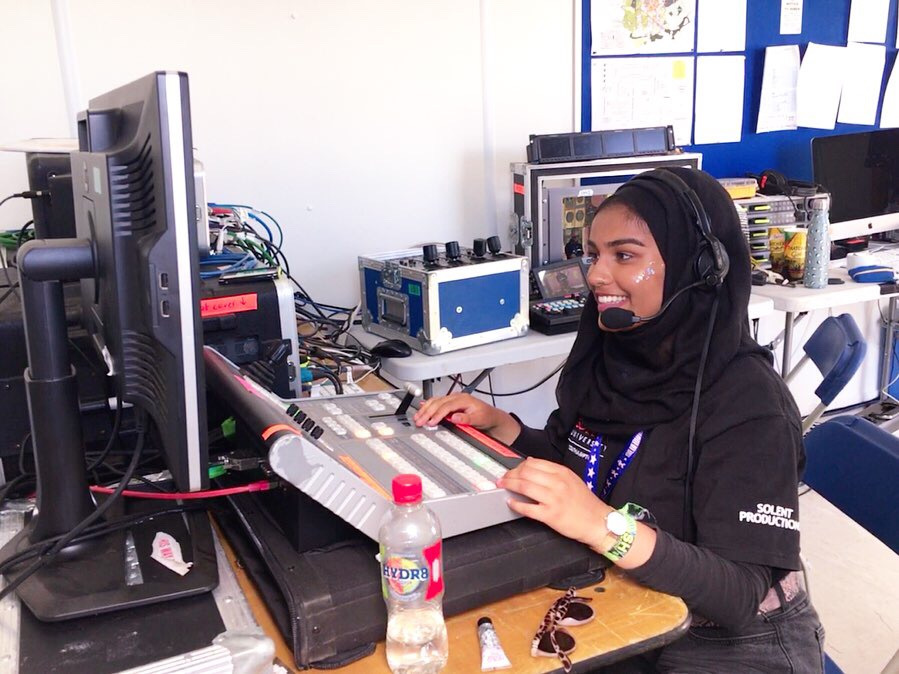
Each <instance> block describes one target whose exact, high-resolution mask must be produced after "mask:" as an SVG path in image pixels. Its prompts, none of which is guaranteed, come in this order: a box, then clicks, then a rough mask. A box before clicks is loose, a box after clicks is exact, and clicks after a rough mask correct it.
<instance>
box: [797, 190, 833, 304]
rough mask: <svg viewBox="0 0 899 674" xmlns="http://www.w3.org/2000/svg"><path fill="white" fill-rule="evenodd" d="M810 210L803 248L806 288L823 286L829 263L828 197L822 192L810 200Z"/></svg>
mask: <svg viewBox="0 0 899 674" xmlns="http://www.w3.org/2000/svg"><path fill="white" fill-rule="evenodd" d="M810 207H811V212H812V217H811V221H810V222H809V225H808V242H807V243H806V249H805V273H804V275H803V279H802V280H803V284H804V285H805V287H806V288H825V287H826V286H827V268H828V267H829V265H830V218H829V216H828V212H829V208H830V197H829V196H827V195H826V194H823V195H821V196H818V197H814V198H812V199H811V200H810Z"/></svg>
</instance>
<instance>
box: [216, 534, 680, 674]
mask: <svg viewBox="0 0 899 674" xmlns="http://www.w3.org/2000/svg"><path fill="white" fill-rule="evenodd" d="M222 544H223V547H224V548H225V554H226V556H227V557H228V560H229V561H230V562H231V565H232V566H233V567H234V568H235V570H236V571H235V572H236V575H237V580H238V582H239V584H240V586H241V588H242V589H243V591H244V593H245V595H246V597H247V600H248V601H249V604H250V607H251V609H252V610H253V613H254V615H255V617H256V620H257V621H258V622H259V624H260V626H262V629H263V630H265V633H266V634H268V635H269V636H270V637H271V638H272V639H274V641H275V646H276V655H277V657H278V659H279V660H280V661H281V662H280V664H282V665H284V666H285V667H287V668H288V669H289V670H290V671H293V672H299V671H301V670H299V669H297V668H296V666H295V665H294V661H293V654H292V653H291V651H290V648H289V647H288V646H287V642H286V641H285V640H284V638H283V637H282V636H281V633H280V632H279V631H278V628H277V626H276V625H275V622H274V620H273V619H272V617H271V615H270V614H269V611H268V609H267V608H266V606H265V604H264V603H263V602H262V600H261V599H260V597H259V594H258V593H257V591H256V588H255V586H254V585H253V582H252V580H250V578H249V577H248V576H247V574H246V573H245V572H244V570H243V569H241V568H240V567H239V566H238V565H237V563H236V560H235V556H234V551H233V550H232V549H231V546H230V545H229V544H228V542H227V541H225V540H223V541H222ZM594 587H597V586H592V587H587V588H584V589H582V590H580V591H579V592H578V594H579V595H580V596H583V597H592V598H593V602H592V606H593V609H594V610H595V611H596V619H595V620H593V622H590V623H588V624H586V625H581V626H579V627H569V628H566V629H568V630H569V631H570V632H571V634H572V636H574V638H575V641H576V642H577V646H576V648H575V650H574V652H573V653H572V654H571V659H572V662H574V663H578V662H582V661H586V660H590V661H591V664H595V665H602V664H608V663H610V662H615V661H617V660H621V659H623V658H625V657H627V656H629V655H632V654H635V653H641V652H643V651H647V650H650V649H652V648H655V647H657V646H661V645H664V644H666V643H670V642H671V641H674V640H675V639H677V638H678V637H680V636H681V635H682V634H683V633H684V632H685V631H686V630H687V627H688V626H689V623H690V615H689V612H688V611H687V607H686V605H685V604H684V602H683V601H681V600H680V599H679V598H677V597H672V596H671V595H667V594H662V593H661V592H656V591H654V590H650V589H647V588H645V587H643V586H641V585H639V584H637V583H636V582H634V581H633V580H631V579H630V578H628V577H627V576H626V575H625V574H624V573H623V572H621V571H619V570H617V569H611V570H610V571H609V572H608V573H607V576H606V579H605V580H604V581H603V582H602V583H600V585H599V587H602V588H604V592H596V591H594ZM561 594H562V592H560V591H558V590H550V589H547V588H541V589H539V590H534V591H532V592H528V593H525V594H521V595H517V596H515V597H510V598H509V599H505V600H503V601H499V602H495V603H493V604H489V605H487V606H483V607H481V608H479V609H475V610H472V611H467V612H466V613H463V614H461V615H457V616H453V617H452V618H449V619H447V630H448V633H449V654H450V655H449V662H448V663H447V667H446V669H445V670H444V671H445V672H449V673H452V672H465V673H466V674H467V673H468V672H478V671H480V668H481V661H480V651H479V648H478V639H477V631H476V625H477V621H478V618H480V617H481V616H485V615H486V616H489V617H490V618H491V620H493V624H494V626H495V627H496V631H497V634H498V635H499V639H500V642H501V643H502V645H503V649H504V650H505V651H506V655H508V656H509V659H510V660H511V662H512V669H511V670H510V671H513V672H516V673H517V672H526V673H532V672H550V671H554V670H557V669H560V662H559V660H558V659H557V658H543V657H538V658H534V657H531V655H530V649H531V639H532V638H533V636H534V632H535V631H536V629H537V627H538V626H539V625H540V623H541V622H542V620H543V615H544V614H545V613H546V610H547V609H548V608H549V607H550V605H551V604H552V603H553V601H554V600H555V599H556V598H558V597H559V596H561ZM335 671H338V672H340V673H341V674H372V673H377V672H383V673H384V674H389V670H388V669H387V659H386V655H385V652H384V642H381V643H379V644H378V645H377V647H376V649H375V652H374V654H373V655H370V656H368V657H366V658H363V659H362V660H358V661H357V662H354V663H353V664H351V665H348V666H346V667H342V668H340V669H338V670H335Z"/></svg>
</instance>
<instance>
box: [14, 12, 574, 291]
mask: <svg viewBox="0 0 899 674" xmlns="http://www.w3.org/2000/svg"><path fill="white" fill-rule="evenodd" d="M58 3H59V4H60V5H62V6H63V7H66V6H67V7H68V12H69V15H70V29H71V36H72V46H73V52H74V54H73V57H74V63H75V73H76V77H77V79H78V80H80V90H81V93H82V96H83V98H84V100H83V101H82V105H81V106H78V107H79V109H80V108H82V107H83V104H85V103H86V102H87V100H88V99H89V98H91V97H93V96H95V95H98V94H100V93H103V92H105V91H107V90H109V89H112V88H114V87H116V86H118V85H121V84H124V83H126V82H129V81H131V80H133V79H135V78H137V77H140V76H142V75H144V74H146V73H148V72H150V71H152V70H160V69H178V70H184V71H186V72H187V73H188V74H189V75H190V86H191V112H192V117H193V120H192V121H193V133H194V144H195V146H196V147H197V149H198V152H199V157H200V159H201V160H202V161H203V162H204V164H205V167H206V174H207V181H208V192H209V198H210V199H211V200H213V201H222V202H236V203H247V204H252V205H255V206H257V207H259V208H261V209H263V210H266V211H267V212H269V213H271V214H272V215H274V216H275V217H276V218H278V220H279V221H280V222H281V224H282V225H283V226H284V228H285V246H284V247H285V252H286V254H287V255H288V258H289V259H290V261H291V266H292V270H293V272H294V276H295V277H296V278H297V280H298V281H299V282H300V283H302V284H303V285H304V286H305V288H306V289H307V290H308V291H309V292H310V293H311V294H312V295H313V297H315V298H316V299H320V300H323V301H327V302H331V303H339V304H353V303H355V302H356V301H357V299H358V294H359V292H358V275H357V270H356V269H357V268H356V256H357V255H359V254H364V253H373V252H383V251H386V250H393V249H397V248H406V247H411V246H413V245H416V244H418V243H421V242H423V241H428V240H437V241H447V240H451V239H458V240H460V241H461V242H462V243H463V245H464V244H466V243H468V242H470V241H471V239H472V238H474V237H478V236H488V235H491V234H495V233H500V234H501V235H502V236H503V237H504V239H505V240H507V233H508V232H507V230H508V222H509V211H510V210H511V190H510V184H511V179H510V174H509V169H508V164H509V162H511V161H520V160H522V159H523V158H524V146H525V144H526V142H527V135H528V134H529V133H546V132H552V131H563V130H570V129H571V128H572V126H571V125H572V119H573V96H574V91H573V90H574V82H573V77H572V65H571V64H572V58H573V54H574V51H575V50H574V45H573V37H572V36H573V22H574V10H573V6H574V2H573V0H482V1H481V2H479V1H478V0H454V1H453V2H441V1H438V0H379V1H378V2H371V1H368V0H260V1H257V2H254V3H246V2H240V1H239V0H224V1H216V2H212V1H194V2H185V1H184V0H156V1H154V2H152V3H149V2H147V3H135V2H117V1H115V0H78V1H76V2H70V3H68V4H67V3H66V2H65V0H58ZM0 18H2V20H0V58H2V63H4V67H3V68H2V69H0V92H2V99H0V143H2V142H3V141H8V140H13V139H18V138H27V137H39V136H61V135H69V127H68V122H67V115H66V111H65V99H64V95H63V89H62V79H61V76H60V69H59V64H58V59H57V52H56V40H55V35H54V30H53V16H52V14H51V3H50V0H32V1H29V2H21V0H0ZM485 83H486V91H485V86H484V85H485ZM485 112H486V114H485ZM26 187H27V184H26V180H25V173H24V158H23V157H22V155H11V154H5V153H0V192H3V196H5V195H6V194H9V193H11V192H14V191H18V190H21V189H24V188H26ZM29 213H30V210H29V208H28V205H27V204H25V203H16V204H12V205H11V204H7V205H6V206H4V207H3V209H2V210H0V228H2V229H7V228H12V227H19V226H21V225H22V224H23V223H24V222H25V220H27V219H28V217H29Z"/></svg>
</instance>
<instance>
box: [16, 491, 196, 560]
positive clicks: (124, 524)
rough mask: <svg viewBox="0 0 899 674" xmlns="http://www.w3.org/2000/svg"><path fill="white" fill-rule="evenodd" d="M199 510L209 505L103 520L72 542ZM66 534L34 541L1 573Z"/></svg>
mask: <svg viewBox="0 0 899 674" xmlns="http://www.w3.org/2000/svg"><path fill="white" fill-rule="evenodd" d="M198 510H208V507H206V506H203V505H198V504H194V503H190V504H188V503H185V504H183V505H180V506H174V507H171V508H166V509H165V510H154V511H152V512H146V513H139V514H136V515H130V516H128V517H123V518H120V519H116V520H114V521H112V522H102V523H101V524H94V525H93V526H90V527H88V528H87V529H86V530H85V533H83V534H82V535H80V536H77V537H76V538H74V539H72V541H71V542H72V543H75V544H77V543H83V542H84V541H88V540H91V539H93V538H100V537H103V536H106V535H108V534H111V533H113V532H115V531H120V530H122V529H127V528H128V527H131V526H133V525H135V524H140V523H141V522H146V521H147V520H152V519H155V518H157V517H165V516H167V515H177V514H180V513H185V512H192V511H198ZM64 535H65V534H60V535H58V536H53V537H51V538H48V539H47V540H44V541H38V542H37V543H32V544H31V545H29V546H28V547H26V548H23V549H22V550H20V551H19V552H17V553H16V554H14V555H12V556H11V557H9V558H7V559H6V560H4V561H3V562H2V563H0V573H6V572H7V571H8V570H9V569H11V568H12V567H14V566H15V565H16V564H20V563H22V562H24V561H26V560H28V559H31V558H32V557H35V556H36V555H39V554H43V553H44V551H45V550H49V549H50V547H51V546H52V545H53V544H54V543H56V542H57V541H58V540H59V539H60V538H62V537H63V536H64Z"/></svg>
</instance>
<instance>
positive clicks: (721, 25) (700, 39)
mask: <svg viewBox="0 0 899 674" xmlns="http://www.w3.org/2000/svg"><path fill="white" fill-rule="evenodd" d="M745 49H746V0H699V25H698V27H697V35H696V51H698V52H716V51H745Z"/></svg>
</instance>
